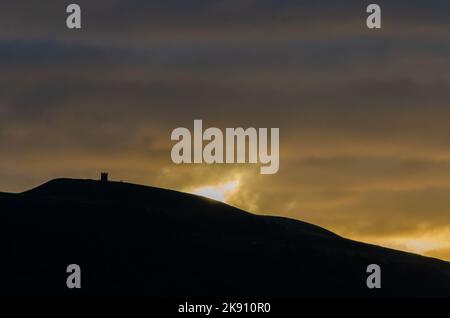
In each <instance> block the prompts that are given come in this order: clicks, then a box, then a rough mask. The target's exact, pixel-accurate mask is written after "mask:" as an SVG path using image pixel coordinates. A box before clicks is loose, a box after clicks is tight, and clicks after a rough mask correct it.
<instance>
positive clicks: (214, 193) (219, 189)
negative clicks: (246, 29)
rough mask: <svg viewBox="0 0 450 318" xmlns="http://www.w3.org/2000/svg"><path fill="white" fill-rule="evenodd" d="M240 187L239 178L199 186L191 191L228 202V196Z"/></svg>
mask: <svg viewBox="0 0 450 318" xmlns="http://www.w3.org/2000/svg"><path fill="white" fill-rule="evenodd" d="M238 188H239V180H234V181H231V182H227V183H223V184H219V185H213V186H205V187H201V188H197V189H194V190H193V191H191V193H193V194H197V195H201V196H204V197H207V198H210V199H213V200H217V201H221V202H226V200H227V198H228V197H229V196H230V195H232V194H233V193H235V192H236V191H237V189H238Z"/></svg>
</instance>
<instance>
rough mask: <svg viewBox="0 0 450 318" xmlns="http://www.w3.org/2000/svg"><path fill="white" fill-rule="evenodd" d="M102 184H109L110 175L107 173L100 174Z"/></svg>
mask: <svg viewBox="0 0 450 318" xmlns="http://www.w3.org/2000/svg"><path fill="white" fill-rule="evenodd" d="M100 182H102V183H106V182H108V173H107V172H102V173H101V174H100Z"/></svg>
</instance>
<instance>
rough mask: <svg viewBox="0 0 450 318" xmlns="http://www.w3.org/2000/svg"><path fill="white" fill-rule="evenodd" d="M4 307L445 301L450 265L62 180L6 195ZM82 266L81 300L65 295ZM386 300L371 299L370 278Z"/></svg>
mask: <svg viewBox="0 0 450 318" xmlns="http://www.w3.org/2000/svg"><path fill="white" fill-rule="evenodd" d="M0 250H1V254H2V257H1V263H0V269H1V270H0V296H19V295H21V296H102V297H105V296H106V297H108V296H122V297H123V296H140V297H148V296H292V297H296V296H428V297H431V296H445V297H450V264H449V263H447V262H443V261H439V260H436V259H431V258H425V257H421V256H417V255H413V254H408V253H403V252H399V251H395V250H390V249H385V248H380V247H376V246H372V245H367V244H362V243H358V242H354V241H350V240H346V239H344V238H341V237H339V236H337V235H335V234H333V233H331V232H329V231H326V230H324V229H322V228H319V227H316V226H314V225H310V224H307V223H303V222H299V221H294V220H289V219H285V218H278V217H263V216H256V215H253V214H250V213H246V212H244V211H241V210H238V209H236V208H233V207H230V206H227V205H225V204H221V203H217V202H214V201H210V200H207V199H203V198H200V197H197V196H193V195H188V194H184V193H179V192H175V191H169V190H163V189H159V188H151V187H144V186H139V185H132V184H126V183H116V182H109V183H104V184H102V183H100V182H97V181H91V180H70V179H58V180H53V181H50V182H49V183H47V184H44V185H42V186H40V187H38V188H36V189H33V190H31V191H28V192H26V193H22V194H0ZM72 263H75V264H79V265H80V266H81V269H82V289H81V290H77V291H73V290H68V289H67V288H66V277H67V274H66V267H67V265H68V264H72ZM371 263H376V264H379V265H380V266H381V268H382V288H381V289H379V290H369V289H367V287H366V277H367V274H366V272H365V271H366V267H367V265H368V264H371Z"/></svg>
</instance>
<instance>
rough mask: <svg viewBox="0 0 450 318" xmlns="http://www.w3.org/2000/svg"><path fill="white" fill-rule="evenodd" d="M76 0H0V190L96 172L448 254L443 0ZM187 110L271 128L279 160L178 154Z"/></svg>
mask: <svg viewBox="0 0 450 318" xmlns="http://www.w3.org/2000/svg"><path fill="white" fill-rule="evenodd" d="M73 2H75V3H77V4H79V5H80V6H81V8H82V29H81V30H68V29H67V28H66V25H65V20H66V16H67V14H66V13H65V11H66V10H65V9H66V6H67V5H68V4H69V2H67V3H65V2H64V1H50V0H41V1H13V0H4V1H2V2H1V4H0V81H1V84H0V149H1V155H0V191H3V192H20V191H23V190H26V189H29V188H31V187H34V186H37V185H39V184H41V183H43V182H45V181H47V180H49V179H52V178H56V177H62V176H65V177H74V178H98V175H99V172H100V171H108V172H109V173H110V175H111V178H112V179H115V180H124V181H128V182H134V183H142V184H148V185H155V186H160V187H165V188H172V189H177V190H181V191H187V192H192V193H198V194H201V195H207V196H211V197H214V198H216V199H218V200H221V201H225V202H227V203H229V204H232V205H235V206H238V207H240V208H243V209H246V210H249V211H251V212H255V213H259V214H271V215H282V216H286V217H291V218H295V219H299V220H304V221H307V222H311V223H314V224H317V225H320V226H323V227H325V228H328V229H330V230H332V231H334V232H336V233H338V234H340V235H343V236H346V237H349V238H352V239H355V240H361V241H364V242H369V243H374V244H380V245H383V246H388V247H393V248H397V249H402V250H407V251H412V252H416V253H420V254H423V255H428V256H433V257H439V258H442V259H446V260H449V261H450V125H449V120H450V105H449V101H450V72H449V71H450V58H449V56H450V21H449V19H448V12H449V10H450V2H449V1H446V0H445V1H444V0H430V1H419V0H409V1H406V0H397V1H395V3H393V1H376V2H375V1H371V2H369V1H356V0H355V1H353V0H352V1H350V0H347V1H331V0H329V1H301V0H296V1H294V0H208V1H207V0H190V1H185V0H164V1H141V0H131V1H130V0H128V1H122V0H108V1H106V0H98V1H87V0H77V1H73ZM372 2H375V3H378V4H379V5H380V6H381V8H382V29H380V30H368V29H367V28H366V25H365V21H366V17H367V13H366V12H365V11H366V6H367V5H368V4H369V3H372ZM194 119H202V120H203V124H204V126H206V127H219V128H223V129H224V128H226V127H250V126H253V127H257V128H259V127H267V128H271V127H277V128H280V170H279V172H278V173H277V174H274V175H261V174H260V173H259V167H258V166H255V165H245V164H240V165H175V164H174V163H173V162H172V161H171V157H170V151H171V148H172V146H173V144H174V143H173V142H172V141H171V140H170V134H171V132H172V130H173V129H175V128H177V127H187V128H190V129H193V121H194Z"/></svg>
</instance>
